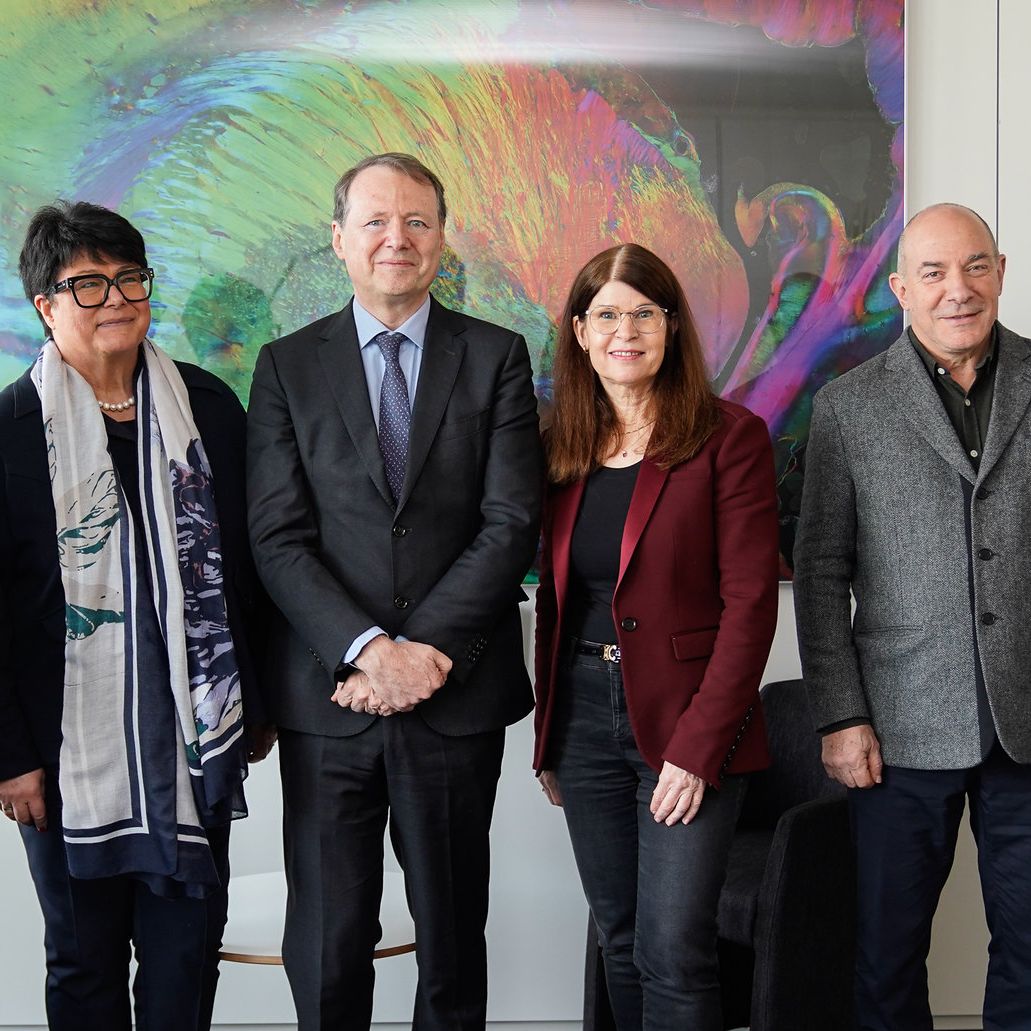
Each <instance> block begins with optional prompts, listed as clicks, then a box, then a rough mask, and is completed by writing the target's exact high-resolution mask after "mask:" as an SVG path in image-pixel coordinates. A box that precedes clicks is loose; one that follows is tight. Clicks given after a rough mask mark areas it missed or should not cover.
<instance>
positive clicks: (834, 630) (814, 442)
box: [794, 391, 901, 729]
mask: <svg viewBox="0 0 1031 1031" xmlns="http://www.w3.org/2000/svg"><path fill="white" fill-rule="evenodd" d="M900 503H901V502H900ZM856 532H857V519H856V490H855V484H854V482H853V479H852V474H851V471H850V469H849V463H848V455H847V452H846V449H845V443H844V440H843V437H842V433H841V426H840V425H839V423H838V419H837V414H836V412H835V411H834V406H833V403H832V400H831V399H830V398H828V397H827V394H826V391H820V393H818V394H817V395H816V397H815V399H814V401H813V418H812V423H811V425H810V429H809V445H808V447H807V448H806V460H805V486H804V487H803V491H802V514H801V517H800V519H799V523H798V533H797V536H796V538H795V556H794V557H795V616H796V621H797V623H798V645H799V652H800V654H801V658H802V676H803V678H804V679H805V683H806V687H807V689H808V693H809V707H810V710H811V712H812V716H813V723H814V725H815V727H816V728H817V729H821V728H823V727H827V726H829V725H830V724H834V723H843V722H846V721H863V720H869V716H870V713H869V707H868V705H867V701H866V694H865V692H864V691H863V682H862V676H861V675H860V671H859V656H858V654H857V653H856V648H855V643H854V641H853V638H852V597H851V589H852V578H853V575H854V573H855V565H856Z"/></svg>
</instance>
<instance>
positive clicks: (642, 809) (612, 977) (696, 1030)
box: [553, 655, 744, 1031]
mask: <svg viewBox="0 0 1031 1031" xmlns="http://www.w3.org/2000/svg"><path fill="white" fill-rule="evenodd" d="M556 704H557V705H558V709H557V710H556V734H557V737H556V748H555V750H554V762H553V769H554V772H555V774H556V776H557V778H558V783H559V789H560V791H561V793H562V800H563V811H564V812H565V816H566V824H567V825H568V827H569V837H570V839H571V841H572V844H573V853H574V855H575V857H576V864H577V868H578V869H579V871H580V879H581V881H582V882H583V886H584V893H585V894H586V896H587V902H588V904H589V905H590V907H591V914H592V916H593V918H594V922H595V925H596V927H597V929H598V940H599V943H600V944H601V948H602V955H603V957H604V961H605V978H606V981H607V983H608V990H609V999H610V1002H611V1005H612V1012H613V1016H614V1018H615V1022H616V1027H617V1028H618V1029H619V1031H639V1029H641V1028H644V1029H647V1031H660V1029H669V1031H687V1029H690V1031H721V1029H722V1027H723V1019H722V1009H721V1004H720V987H719V965H718V962H717V958H716V909H717V905H718V903H719V895H720V889H721V888H722V886H723V881H724V878H725V876H726V870H727V857H728V855H729V852H730V843H731V838H732V836H733V833H734V827H735V824H736V823H737V816H738V812H739V810H740V806H741V800H742V798H743V793H744V779H743V778H741V777H727V778H726V779H725V780H724V782H723V784H722V786H721V787H720V789H719V790H718V791H717V790H715V789H713V788H711V787H710V788H706V792H705V797H704V799H703V800H702V806H701V809H700V810H699V811H698V815H697V816H696V817H695V818H694V820H693V821H692V822H691V823H690V824H688V825H687V826H684V825H683V824H680V823H678V824H676V825H675V826H673V827H667V826H666V825H665V824H657V823H656V822H655V820H654V818H653V817H652V814H651V812H650V811H649V804H650V802H651V796H652V792H653V791H654V790H655V785H656V783H657V782H658V774H657V773H656V772H655V771H654V770H652V769H651V768H650V767H649V766H648V765H647V763H645V761H644V760H643V759H642V758H641V755H640V753H639V752H638V750H637V746H636V744H635V742H634V737H633V733H632V731H631V729H630V724H629V721H628V718H627V710H626V699H625V697H624V694H623V682H622V677H621V675H620V671H619V666H618V665H612V664H609V663H605V662H603V661H602V660H601V659H600V658H594V657H592V656H581V655H574V656H571V657H570V659H569V660H568V663H567V665H566V666H565V669H564V673H563V676H562V680H561V682H560V684H559V693H558V695H557V697H556Z"/></svg>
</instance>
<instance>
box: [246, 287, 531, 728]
mask: <svg viewBox="0 0 1031 1031" xmlns="http://www.w3.org/2000/svg"><path fill="white" fill-rule="evenodd" d="M248 420H249V423H248V424H249V436H248V468H249V475H248V490H249V509H250V523H251V544H252V547H253V550H254V556H255V561H256V562H257V565H258V571H259V573H260V575H261V578H262V580H263V581H264V583H265V586H266V587H267V588H268V592H269V594H270V595H271V596H272V600H273V602H275V604H276V605H277V606H278V608H279V609H280V610H281V611H282V612H283V614H284V615H285V616H286V619H287V621H288V624H289V625H285V624H284V625H283V626H282V627H281V628H280V630H279V632H278V633H277V634H274V635H273V637H274V640H273V652H272V655H271V656H270V663H271V672H272V676H273V682H274V683H275V685H276V689H275V699H274V700H273V701H272V707H273V711H274V714H275V717H276V721H277V722H278V723H279V724H280V725H281V726H284V727H287V728H289V729H291V730H298V731H302V732H306V733H311V734H324V735H329V736H346V735H349V734H355V733H358V732H359V731H360V730H362V729H364V728H365V727H367V726H368V725H369V723H370V722H371V721H372V720H373V719H375V717H373V716H370V715H368V714H366V713H354V712H351V711H350V710H349V709H346V710H345V709H342V708H341V707H340V706H338V705H336V704H335V703H333V702H332V701H331V697H330V696H331V695H332V693H333V685H334V678H335V675H336V672H337V670H338V666H339V663H340V661H341V659H342V657H343V655H344V653H345V651H346V649H347V648H348V646H349V645H350V644H351V642H352V641H353V640H354V639H355V638H356V637H358V636H359V634H361V633H363V632H364V631H365V630H367V629H368V628H369V627H370V626H373V625H378V626H381V627H382V628H383V629H384V630H385V631H387V633H389V634H390V635H391V636H394V635H397V634H402V635H404V636H405V637H406V638H408V639H409V640H412V641H419V642H422V643H425V644H430V645H433V646H434V647H435V648H438V649H439V650H440V651H442V652H443V653H444V654H446V655H447V656H448V657H449V658H450V659H451V660H452V662H453V663H454V667H453V669H452V671H451V675H450V677H449V678H448V682H447V683H446V684H445V685H444V687H442V688H441V689H440V690H439V691H437V692H436V693H435V694H434V695H433V696H432V697H431V698H429V699H428V700H427V701H425V702H423V703H422V704H420V705H419V706H418V708H417V709H416V711H417V712H419V713H420V714H421V715H422V717H423V718H424V719H425V721H426V722H427V724H429V725H430V726H431V727H432V728H433V729H434V730H437V731H439V732H440V733H444V734H472V733H478V732H481V731H486V730H491V729H497V728H500V727H503V726H506V725H507V724H510V723H514V722H515V721H516V720H518V719H520V718H522V717H523V716H524V715H525V714H526V713H527V712H529V711H530V708H531V706H532V694H531V691H530V684H529V678H528V676H527V673H526V669H525V662H524V658H523V642H522V630H521V625H520V619H519V608H518V606H519V602H520V600H522V599H523V598H524V597H525V595H524V594H523V591H522V589H521V587H520V584H521V581H522V577H523V575H524V573H525V572H526V571H527V569H528V568H529V566H530V563H531V562H532V561H533V555H534V550H535V548H536V544H537V533H538V519H539V515H540V502H541V490H542V483H543V465H542V455H541V448H540V439H539V436H538V424H537V407H536V400H535V398H534V393H533V381H532V373H531V370H530V359H529V355H528V354H527V350H526V342H525V341H524V340H523V338H522V337H521V336H519V335H518V334H516V333H513V332H511V331H510V330H507V329H502V328H501V327H499V326H494V325H491V324H490V323H487V322H481V321H480V320H478V319H474V318H470V317H469V316H467V315H463V314H459V313H458V312H454V311H450V310H449V309H447V308H444V307H442V306H441V305H439V304H437V303H436V302H435V301H434V302H432V307H431V309H430V316H429V323H428V325H427V329H426V340H425V346H424V350H423V357H422V366H421V369H420V373H419V383H418V388H417V390H416V394H415V405H414V408H413V411H412V423H411V436H410V445H409V453H408V467H407V472H406V477H405V482H404V486H403V488H402V494H401V498H400V499H399V503H398V505H397V508H396V511H395V507H394V503H393V500H392V499H391V494H390V489H389V487H388V485H387V479H386V474H385V473H384V470H383V460H382V457H381V455H380V451H379V441H378V437H377V434H376V424H375V421H374V419H373V413H372V406H371V404H370V400H369V392H368V387H367V385H366V380H365V372H364V369H363V366H362V360H361V354H360V351H359V347H358V337H357V332H356V330H355V325H354V317H353V315H352V313H351V308H350V306H348V307H347V308H345V309H344V310H343V311H341V312H338V313H336V314H335V315H330V316H328V317H326V318H324V319H320V320H319V321H318V322H314V323H312V324H311V325H310V326H306V327H305V328H304V329H301V330H299V331H298V332H296V333H293V334H291V335H290V336H287V337H284V338H283V339H281V340H277V341H275V342H274V343H271V344H268V345H266V346H265V347H264V348H262V351H261V353H260V354H259V356H258V361H257V365H256V367H255V370H254V383H253V386H252V388H251V401H250V409H249V415H248Z"/></svg>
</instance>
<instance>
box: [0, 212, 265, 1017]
mask: <svg viewBox="0 0 1031 1031" xmlns="http://www.w3.org/2000/svg"><path fill="white" fill-rule="evenodd" d="M19 267H20V272H21V278H22V284H23V286H24V288H25V293H26V296H27V297H28V298H29V300H30V301H31V302H32V304H33V305H34V306H35V308H36V311H37V313H38V315H39V318H40V321H41V322H42V324H43V327H44V330H45V333H46V341H45V343H44V344H43V347H42V349H41V350H40V353H39V355H38V357H37V358H36V360H35V361H34V363H33V365H32V367H31V368H30V369H28V370H27V371H26V372H25V373H24V375H22V376H21V377H20V378H19V379H18V380H16V381H15V382H14V383H13V384H11V385H10V386H9V387H7V389H6V390H4V391H3V392H2V393H0V811H2V812H3V814H4V815H5V816H7V817H8V819H10V820H12V821H17V823H18V825H19V828H20V830H21V834H22V838H23V840H24V844H25V850H26V852H27V854H28V860H29V867H30V870H31V873H32V877H33V881H34V883H35V886H36V892H37V894H38V896H39V901H40V906H41V908H42V910H43V917H44V922H45V928H46V952H47V981H46V996H47V1015H48V1018H49V1024H50V1027H51V1028H57V1029H74V1031H89V1029H96V1031H101V1029H102V1031H112V1029H117V1031H121V1029H125V1031H128V1029H129V1028H130V1027H131V1021H132V1015H131V1012H130V1010H131V1007H130V1001H129V990H128V962H129V956H130V943H131V945H132V946H133V948H134V950H135V957H136V959H137V961H138V963H139V969H138V972H137V974H136V978H135V982H134V986H133V991H134V996H135V1011H136V1019H137V1022H138V1024H139V1026H146V1027H147V1028H148V1029H151V1031H154V1029H164V1028H167V1029H172V1028H175V1029H177V1031H183V1029H186V1031H192V1029H195V1028H196V1029H206V1028H207V1027H208V1026H209V1025H210V1020H211V1008H212V1002H213V999H214V991H215V981H216V979H217V976H218V970H217V965H218V950H219V947H220V944H221V935H222V929H223V926H224V924H225V918H226V908H227V885H228V878H229V854H228V849H229V824H230V821H231V820H232V819H233V818H234V817H237V816H242V815H244V814H245V808H244V800H243V791H242V784H243V779H244V776H245V772H246V762H247V759H248V757H250V758H252V759H257V758H261V757H262V756H263V755H264V753H265V752H267V750H268V747H269V745H270V744H271V734H270V733H266V732H264V731H262V732H260V733H255V734H252V735H251V737H250V739H248V735H247V734H246V733H245V729H244V718H245V715H246V719H247V722H248V723H249V724H255V725H257V724H260V721H261V707H260V704H259V702H258V694H257V684H256V676H255V674H256V669H255V661H254V650H253V649H252V647H251V642H253V641H255V640H257V639H258V635H259V634H260V627H259V625H258V623H259V622H260V620H259V619H258V615H259V614H258V613H257V612H256V611H255V608H256V606H257V604H258V600H259V598H260V597H261V595H260V591H259V589H258V587H257V581H256V578H255V574H254V570H253V567H252V563H251V558H250V553H249V550H248V545H247V534H246V522H245V512H244V482H243V455H244V437H245V417H244V412H243V409H242V407H241V406H240V403H239V401H237V399H236V397H235V396H234V395H233V394H232V393H231V391H230V390H229V389H228V388H227V387H226V386H225V385H224V384H223V383H222V382H221V381H220V380H218V379H216V378H215V377H213V376H211V375H210V374H208V373H206V372H204V371H202V370H201V369H198V368H196V367H195V366H192V365H186V364H183V363H179V362H173V361H172V360H171V359H170V358H168V357H167V356H166V355H165V354H164V353H163V352H162V351H160V350H159V349H158V348H157V347H155V346H154V344H153V343H152V342H151V341H150V340H149V339H148V338H147V331H148V329H149V327H150V301H149V299H150V295H151V290H152V287H153V282H154V271H153V269H151V268H150V267H149V266H148V264H147V256H146V252H145V248H144V243H143V238H142V236H141V235H140V233H139V232H138V231H137V230H136V229H135V228H134V227H133V226H132V225H131V224H130V223H129V222H128V221H126V220H125V219H124V218H122V216H120V215H118V214H116V213H115V212H113V211H108V210H107V209H105V208H102V207H98V206H97V205H94V204H86V203H77V204H68V203H64V202H61V203H59V204H57V205H54V206H48V207H45V208H42V209H40V210H39V211H38V212H36V214H35V215H34V217H33V218H32V221H31V223H30V225H29V228H28V232H27V235H26V238H25V243H24V247H23V249H22V252H21V258H20V266H19ZM248 740H250V741H251V742H252V743H251V745H250V746H249V745H248Z"/></svg>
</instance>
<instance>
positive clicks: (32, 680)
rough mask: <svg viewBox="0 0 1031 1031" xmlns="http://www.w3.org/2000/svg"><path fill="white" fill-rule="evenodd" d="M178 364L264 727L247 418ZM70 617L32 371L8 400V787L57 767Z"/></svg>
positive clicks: (248, 681)
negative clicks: (207, 468)
mask: <svg viewBox="0 0 1031 1031" xmlns="http://www.w3.org/2000/svg"><path fill="white" fill-rule="evenodd" d="M176 365H177V367H178V369H179V372H180V374H181V375H182V377H183V381H184V382H185V384H186V388H187V390H188V392H189V396H190V407H191V408H192V409H193V418H194V421H195V422H196V424H197V429H198V430H199V431H200V435H201V439H202V440H203V442H204V449H205V451H206V452H207V455H208V460H209V461H210V463H211V471H212V476H213V478H214V489H215V500H216V503H217V505H218V517H219V524H220V528H221V531H222V549H223V555H222V559H223V568H224V573H225V594H226V607H227V609H228V612H229V622H230V625H231V626H232V628H233V642H234V644H235V646H236V653H237V661H238V663H239V667H240V679H241V687H242V689H243V695H244V712H245V716H246V719H247V722H248V723H259V722H264V719H265V714H264V705H263V703H262V700H261V691H260V688H259V682H258V672H259V668H260V665H259V659H258V656H259V654H260V653H259V652H258V651H257V649H258V648H259V647H261V646H262V645H261V642H262V641H263V639H264V636H265V630H264V627H263V624H264V623H266V622H267V619H266V609H267V601H265V599H264V593H263V591H262V589H261V586H260V584H259V582H258V579H257V576H256V574H255V572H254V565H253V562H252V560H251V556H250V548H249V546H248V543H247V521H246V511H245V486H244V451H245V447H246V416H245V415H244V411H243V408H242V406H241V405H240V402H239V401H238V400H237V398H236V396H235V395H234V394H233V392H232V391H231V390H230V389H229V388H228V387H227V386H226V385H225V384H224V383H223V382H222V381H221V380H220V379H217V378H216V377H215V376H212V375H211V374H210V373H208V372H205V371H204V370H203V369H199V368H197V367H196V366H195V365H187V364H185V363H183V362H176ZM64 608H65V599H64V588H63V587H62V585H61V572H60V568H59V566H58V559H57V518H56V515H55V513H54V500H53V496H52V494H51V491H50V472H49V466H48V463H47V453H46V444H45V441H44V436H43V421H42V418H41V414H40V403H39V395H38V394H37V392H36V388H35V386H34V385H33V383H32V380H31V379H30V376H29V371H26V372H25V373H23V374H22V375H21V376H20V377H19V378H18V379H17V380H15V381H14V383H12V384H10V386H8V387H7V388H6V389H4V390H3V391H2V392H0V780H6V779H8V778H10V777H16V776H19V775H20V774H23V773H28V772H29V771H30V770H35V769H38V768H39V767H41V766H51V765H54V764H56V763H57V760H58V757H59V754H60V749H61V710H62V705H63V702H64V630H65V617H64Z"/></svg>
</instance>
